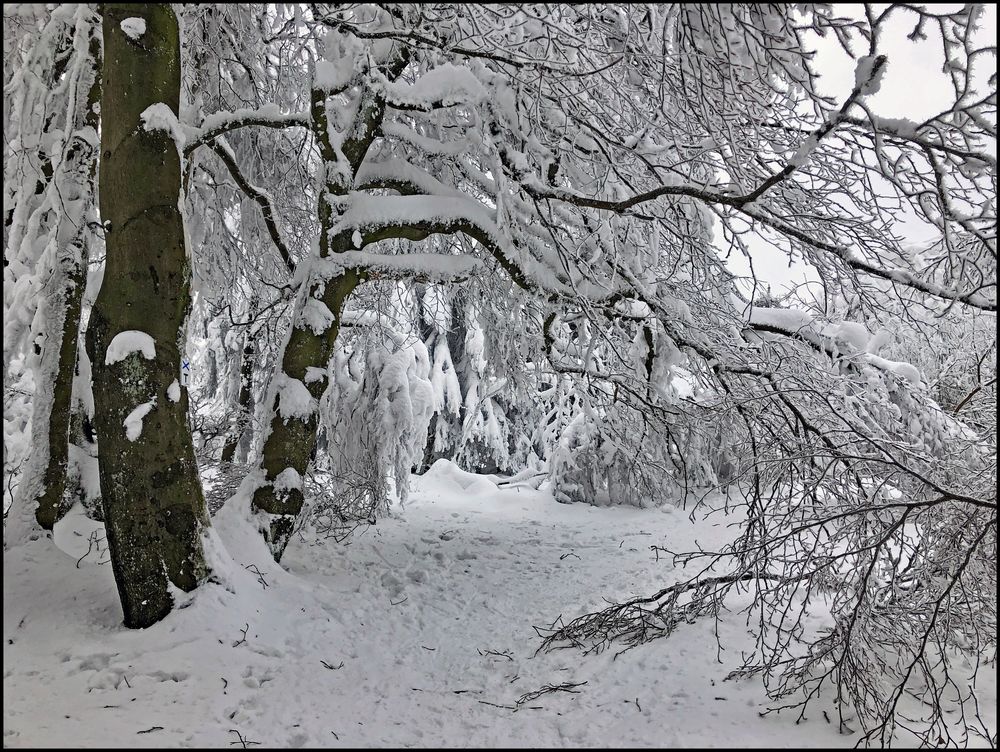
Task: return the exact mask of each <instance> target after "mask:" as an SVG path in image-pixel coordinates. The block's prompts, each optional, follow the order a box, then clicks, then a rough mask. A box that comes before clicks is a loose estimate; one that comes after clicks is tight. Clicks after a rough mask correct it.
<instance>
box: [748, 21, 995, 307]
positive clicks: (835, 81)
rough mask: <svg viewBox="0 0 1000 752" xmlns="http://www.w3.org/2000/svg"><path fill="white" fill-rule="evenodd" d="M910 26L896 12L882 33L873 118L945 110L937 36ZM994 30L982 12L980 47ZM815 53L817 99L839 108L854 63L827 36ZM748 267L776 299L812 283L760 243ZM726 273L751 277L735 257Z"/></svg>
mask: <svg viewBox="0 0 1000 752" xmlns="http://www.w3.org/2000/svg"><path fill="white" fill-rule="evenodd" d="M950 5H951V7H953V8H955V9H959V8H961V7H962V6H961V4H950ZM834 7H835V8H836V10H837V11H838V13H839V14H840V15H844V16H856V17H858V18H863V17H864V10H863V6H862V5H860V4H854V3H841V4H835V6H834ZM876 7H878V8H882V7H885V6H876ZM946 8H948V6H946V5H938V4H935V5H934V11H935V12H936V13H941V12H943V11H944V10H945V9H946ZM915 24H916V15H914V14H913V13H910V12H902V11H896V12H895V16H894V17H893V18H891V20H890V22H889V24H888V26H887V28H886V32H885V33H884V36H883V41H882V48H881V50H880V51H881V52H882V53H883V54H885V55H887V56H888V65H887V68H886V72H885V76H884V78H883V80H882V87H881V89H880V90H879V91H878V93H876V94H875V95H873V96H870V97H868V98H867V99H866V100H865V101H866V103H867V104H868V106H869V107H870V108H871V109H872V111H873V112H874V113H875V114H877V115H881V116H883V117H894V118H907V119H910V120H915V121H920V120H924V119H926V118H928V117H930V116H932V115H935V114H937V113H938V112H940V111H941V110H942V109H944V108H945V107H947V106H948V105H949V104H950V102H951V97H953V96H954V94H953V92H952V88H951V84H950V82H949V79H948V77H947V75H946V74H945V73H944V72H943V71H942V66H943V65H944V52H943V50H942V46H941V41H940V35H939V34H937V33H936V30H935V29H934V28H932V27H931V25H929V24H928V25H926V26H925V29H924V31H925V33H926V34H927V39H926V40H917V41H911V40H909V39H907V37H906V35H907V34H909V33H910V32H911V31H913V27H914V26H915ZM996 26H997V17H996V7H995V6H987V7H986V10H985V13H984V15H983V17H982V23H981V29H980V34H981V37H980V38H981V40H982V42H984V43H986V44H993V45H995V44H996ZM866 51H867V50H866V49H861V48H859V49H857V50H856V51H855V52H856V54H858V55H861V54H863V53H864V52H866ZM816 52H817V56H816V59H815V68H816V70H818V71H821V72H822V79H821V81H820V82H819V90H820V93H821V94H825V95H832V96H835V97H836V98H837V100H838V102H843V101H844V99H846V98H847V96H848V95H849V94H850V92H851V90H852V88H853V86H854V69H855V61H854V60H852V59H851V58H850V57H849V56H848V55H847V53H845V52H844V51H843V50H842V49H841V48H840V46H839V44H838V43H837V42H836V40H834V39H833V36H832V35H828V36H827V37H826V38H825V39H820V38H817V39H816ZM986 68H987V66H986V65H981V66H980V69H979V70H978V71H977V73H978V74H979V75H980V76H982V77H983V79H984V80H985V78H986V77H987V76H988V75H990V74H991V73H992V74H995V73H996V70H997V68H996V58H995V57H994V58H993V59H992V62H991V70H986ZM907 229H908V230H911V231H912V233H913V237H912V238H911V239H912V240H913V241H914V242H919V241H922V240H927V239H929V237H930V236H929V235H928V233H927V228H926V226H923V227H921V226H919V225H916V224H914V225H913V227H912V228H910V227H908V228H907ZM920 235H923V237H920ZM753 266H754V271H755V272H756V274H757V278H758V279H759V280H766V281H767V282H768V283H769V284H770V285H771V289H772V290H773V291H774V292H775V293H778V292H780V291H781V290H783V289H787V287H789V286H790V285H794V284H797V283H800V282H802V281H804V280H806V279H816V276H815V274H811V273H810V270H809V269H807V268H806V267H805V266H804V265H803V264H793V265H792V266H789V263H788V257H787V256H786V255H785V254H784V253H782V252H781V251H780V250H777V249H775V248H773V247H771V246H769V245H768V244H767V243H766V242H764V241H757V242H755V243H754V246H753ZM729 267H730V268H731V269H732V270H733V271H735V272H736V273H737V274H743V275H749V273H750V267H749V264H748V262H747V260H746V259H745V258H743V257H742V256H739V257H738V258H737V257H736V254H733V256H731V257H730V260H729Z"/></svg>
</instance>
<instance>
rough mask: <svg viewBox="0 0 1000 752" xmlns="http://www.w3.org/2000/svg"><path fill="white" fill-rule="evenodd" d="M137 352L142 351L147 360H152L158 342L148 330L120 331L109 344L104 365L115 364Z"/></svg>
mask: <svg viewBox="0 0 1000 752" xmlns="http://www.w3.org/2000/svg"><path fill="white" fill-rule="evenodd" d="M136 352H137V353H142V357H144V358H145V359H146V360H152V359H153V358H155V357H156V342H155V341H154V340H153V338H152V337H150V336H149V335H148V334H146V332H139V331H136V330H134V329H127V330H126V331H124V332H118V334H116V335H115V336H114V338H113V339H112V340H111V344H110V345H108V351H107V353H105V355H104V365H106V366H110V365H113V364H115V363H117V362H118V361H120V360H125V358H127V357H128V356H129V355H131V354H132V353H136Z"/></svg>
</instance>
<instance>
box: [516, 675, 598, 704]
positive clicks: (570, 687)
mask: <svg viewBox="0 0 1000 752" xmlns="http://www.w3.org/2000/svg"><path fill="white" fill-rule="evenodd" d="M586 683H587V682H585V681H582V682H576V683H573V682H564V683H562V684H546V685H545V686H543V687H541V688H540V689H534V690H532V691H531V692H525V693H524V694H523V695H521V696H520V697H518V698H517V702H516V704H517V706H518V707H521V705H523V704H524V703H526V702H531V701H532V700H535V699H537V698H539V697H541V696H542V695H544V694H548V693H549V692H569V693H570V694H574V695H578V694H580V692H579V691H578V690H577V689H576V688H577V687H582V686H583V685H584V684H586Z"/></svg>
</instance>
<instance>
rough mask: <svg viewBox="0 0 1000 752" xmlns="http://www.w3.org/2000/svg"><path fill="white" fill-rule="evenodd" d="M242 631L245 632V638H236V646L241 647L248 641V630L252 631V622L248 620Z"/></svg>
mask: <svg viewBox="0 0 1000 752" xmlns="http://www.w3.org/2000/svg"><path fill="white" fill-rule="evenodd" d="M241 631H242V632H243V638H242V639H239V640H236V642H234V643H233V647H234V648H235V647H239V646H240V645H242V644H243V643H244V642H246V641H247V632H249V631H250V622H246V626H245V627H243V629H242V630H241Z"/></svg>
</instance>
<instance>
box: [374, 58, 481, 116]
mask: <svg viewBox="0 0 1000 752" xmlns="http://www.w3.org/2000/svg"><path fill="white" fill-rule="evenodd" d="M383 87H384V89H385V96H386V103H387V104H388V105H389V106H390V107H393V108H394V109H397V110H416V111H418V112H429V111H430V110H433V109H437V108H440V107H452V106H454V105H472V104H476V103H478V102H481V101H482V100H483V99H484V98H485V96H486V90H485V89H484V88H483V85H482V84H481V83H480V82H479V79H477V78H476V77H475V76H474V75H473V73H472V71H470V70H469V69H468V68H465V67H463V66H458V65H452V64H451V63H446V64H444V65H440V66H438V67H437V68H434V69H432V70H429V71H427V72H426V73H424V74H423V75H422V76H421V77H420V78H418V79H417V80H416V81H414V82H413V83H412V84H410V83H405V82H402V81H384V82H383Z"/></svg>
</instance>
